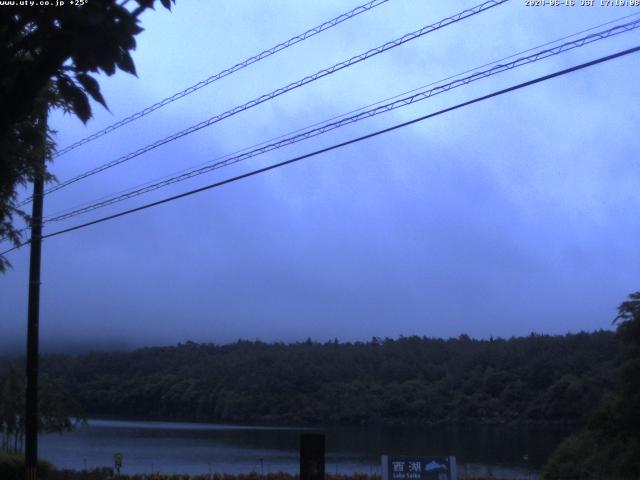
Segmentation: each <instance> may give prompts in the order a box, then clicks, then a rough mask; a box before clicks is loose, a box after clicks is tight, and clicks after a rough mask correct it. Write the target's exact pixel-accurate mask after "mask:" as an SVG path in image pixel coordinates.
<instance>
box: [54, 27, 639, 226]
mask: <svg viewBox="0 0 640 480" xmlns="http://www.w3.org/2000/svg"><path fill="white" fill-rule="evenodd" d="M637 28H640V20H635V21H632V22H628V23H626V24H623V25H617V26H614V27H612V28H610V29H607V30H605V31H601V32H597V33H593V34H591V35H587V36H585V37H582V38H579V39H576V40H574V41H571V42H566V43H564V44H562V45H559V46H556V47H554V48H550V49H547V50H543V51H539V52H537V53H535V54H532V55H529V56H527V57H521V58H518V59H516V60H514V61H512V62H509V63H506V64H499V65H496V66H494V67H492V68H490V69H487V70H484V71H480V72H476V73H474V74H473V75H470V76H468V77H464V78H461V79H458V80H455V81H453V82H450V83H447V84H444V85H440V86H438V87H435V88H431V89H428V90H422V91H420V92H418V93H413V94H412V95H410V96H407V97H404V98H401V99H399V100H395V101H393V102H390V103H387V104H385V105H381V106H379V107H376V108H373V109H371V110H367V111H364V112H361V113H359V114H356V115H353V116H350V117H346V118H343V119H341V120H337V121H335V122H331V123H326V124H324V125H322V126H320V127H317V128H313V129H310V130H307V131H305V132H302V133H299V134H297V135H294V136H291V137H288V138H285V139H283V140H279V141H277V142H274V143H270V144H267V145H264V146H262V147H259V148H255V149H253V150H250V151H247V152H244V153H241V154H238V155H235V156H229V157H227V158H226V159H224V160H221V161H218V162H216V163H213V164H209V165H206V166H204V167H200V168H195V169H191V170H187V171H186V172H184V173H181V174H180V175H176V176H171V177H168V178H165V179H163V180H161V181H158V182H156V183H151V184H147V185H146V186H144V187H141V188H138V189H135V190H131V191H129V192H127V193H123V194H120V195H116V196H111V197H110V198H108V199H106V200H102V201H97V202H94V203H90V204H88V205H87V206H82V207H79V208H76V209H68V210H67V213H61V214H59V215H56V216H51V217H49V218H46V219H45V222H46V223H49V222H58V221H63V220H67V219H69V218H72V217H75V216H77V215H81V214H83V213H87V212H90V211H93V210H97V209H99V208H103V207H106V206H108V205H112V204H114V203H118V202H121V201H124V200H128V199H130V198H133V197H137V196H139V195H142V194H144V193H148V192H151V191H154V190H158V189H160V188H162V187H165V186H168V185H171V184H174V183H178V182H181V181H184V180H187V179H189V178H193V177H196V176H199V175H203V174H205V173H209V172H211V171H214V170H217V169H220V168H223V167H226V166H229V165H232V164H235V163H238V162H240V161H243V160H246V159H248V158H252V157H255V156H258V155H262V154H264V153H267V152H270V151H273V150H276V149H279V148H282V147H284V146H288V145H292V144H294V143H298V142H300V141H303V140H307V139H309V138H312V137H315V136H318V135H321V134H324V133H327V132H329V131H331V130H335V129H337V128H341V127H343V126H345V125H347V124H351V123H356V122H359V121H361V120H364V119H366V118H371V117H374V116H376V115H379V114H382V113H386V112H389V111H391V110H395V109H397V108H400V107H404V106H407V105H412V104H414V103H417V102H420V101H423V100H427V99H428V98H431V97H433V96H435V95H438V94H440V93H444V92H447V91H449V90H452V89H454V88H458V87H461V86H464V85H468V84H469V83H472V82H475V81H477V80H480V79H483V78H487V77H490V76H493V75H496V74H499V73H502V72H505V71H507V70H511V69H514V68H517V67H521V66H523V65H528V64H531V63H534V62H538V61H540V60H544V59H546V58H549V57H551V56H554V55H559V54H561V53H564V52H567V51H570V50H573V49H575V48H580V47H583V46H585V45H588V44H590V43H593V42H597V41H600V40H604V39H606V38H609V37H612V36H614V35H618V34H621V33H626V32H630V31H632V30H634V29H637ZM69 210H70V211H69Z"/></svg>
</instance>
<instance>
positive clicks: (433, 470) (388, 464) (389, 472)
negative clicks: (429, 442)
mask: <svg viewBox="0 0 640 480" xmlns="http://www.w3.org/2000/svg"><path fill="white" fill-rule="evenodd" d="M456 474H457V472H456V457H411V456H399V455H382V480H456V478H457V476H456Z"/></svg>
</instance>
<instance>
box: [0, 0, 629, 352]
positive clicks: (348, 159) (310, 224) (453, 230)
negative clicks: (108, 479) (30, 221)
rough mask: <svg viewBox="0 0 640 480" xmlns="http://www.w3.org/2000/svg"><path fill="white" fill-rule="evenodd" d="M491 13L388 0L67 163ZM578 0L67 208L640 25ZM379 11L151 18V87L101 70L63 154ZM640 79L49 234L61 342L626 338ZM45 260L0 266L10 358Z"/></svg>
mask: <svg viewBox="0 0 640 480" xmlns="http://www.w3.org/2000/svg"><path fill="white" fill-rule="evenodd" d="M478 3H479V2H471V1H466V0H463V1H409V0H389V1H388V2H386V3H384V4H382V5H380V6H378V7H376V8H374V9H372V10H371V11H369V12H367V13H363V14H361V15H359V16H357V17H355V18H353V19H351V20H349V21H346V22H344V23H342V24H340V25H338V26H336V27H334V28H331V29H329V30H327V31H325V32H322V33H320V34H319V35H316V36H314V37H312V38H311V39H308V40H306V41H304V42H301V43H299V44H297V45H295V46H293V47H290V48H288V49H286V50H284V51H282V52H279V53H277V54H276V55H273V56H271V57H269V58H267V59H264V60H262V61H260V62H258V63H256V64H253V65H251V66H249V67H247V68H245V69H243V70H241V71H239V72H237V73H235V74H233V75H230V76H228V77H226V78H224V79H222V80H220V81H217V82H215V83H213V84H211V85H208V86H206V87H204V88H202V89H200V90H199V91H198V92H197V93H194V94H192V95H189V96H187V97H185V98H183V99H181V100H179V101H176V102H174V103H172V104H170V105H169V106H166V107H164V108H162V109H160V110H158V111H156V112H154V113H152V114H150V115H148V116H146V117H144V119H142V120H139V121H136V122H133V123H130V124H128V125H127V126H125V127H123V128H120V129H118V130H116V131H115V132H113V133H111V134H109V135H106V136H103V137H101V138H100V139H98V140H96V141H94V142H91V143H89V144H87V145H84V146H82V147H80V148H77V149H75V150H73V151H72V152H70V153H68V154H66V155H64V156H61V157H59V158H57V159H56V160H55V161H54V163H53V164H52V165H51V170H52V172H53V173H54V174H55V175H56V176H57V178H58V180H60V181H64V180H67V179H69V178H72V177H74V176H76V175H78V174H80V173H82V172H84V171H86V170H89V169H91V168H94V167H96V166H98V165H102V164H104V163H106V162H109V161H111V160H114V159H116V158H118V157H120V156H122V155H124V154H126V153H129V152H132V151H135V150H137V149H138V148H140V147H142V146H145V145H148V144H151V143H153V142H155V141H156V140H158V139H161V138H164V137H166V136H168V135H171V134H172V133H175V132H177V131H180V130H182V129H184V128H187V127H189V126H191V125H194V124H197V123H199V122H201V121H203V120H205V119H207V118H210V117H212V116H214V115H216V114H219V113H222V112H225V111H227V110H229V109H231V108H233V107H235V106H237V105H241V104H244V103H245V102H247V101H249V100H252V99H254V98H257V97H259V96H261V95H263V94H265V93H268V92H271V91H273V90H275V89H277V88H279V87H282V86H284V85H287V84H289V83H291V82H294V81H296V80H299V79H300V78H303V77H305V76H307V75H309V74H312V73H315V72H317V71H319V70H321V69H323V68H326V67H328V66H331V65H333V64H336V63H338V62H341V61H343V60H345V59H347V58H350V57H352V56H355V55H358V54H360V53H362V52H365V51H367V50H369V49H371V48H374V47H377V46H379V45H382V44H383V43H386V42H387V41H389V40H393V39H396V38H399V37H401V36H402V35H404V34H405V33H408V32H412V31H415V30H417V29H419V28H422V27H423V26H426V25H429V24H432V23H435V22H437V21H439V20H441V19H443V18H445V17H448V16H450V15H454V14H456V13H458V12H460V11H462V10H464V9H466V8H470V7H473V6H475V5H477V4H478ZM576 3H577V5H575V6H565V5H562V6H557V7H554V6H550V5H546V6H535V7H534V6H527V5H526V3H525V1H524V0H511V1H510V2H507V3H506V4H504V5H501V6H498V7H495V8H492V9H489V10H487V11H486V12H483V13H481V14H478V15H475V16H473V17H471V18H467V19H465V20H462V21H460V22H458V23H456V24H453V25H450V26H447V27H445V28H442V29H440V30H438V31H435V32H433V33H430V34H428V35H425V36H423V37H421V38H419V39H416V40H413V41H411V42H408V43H406V44H404V45H401V46H398V47H396V48H394V49H392V50H389V51H387V52H384V53H382V54H380V55H377V56H375V57H373V58H370V59H369V60H367V61H364V62H361V63H359V64H357V65H354V66H352V67H349V68H347V69H344V70H342V71H340V72H336V73H334V74H332V75H329V76H327V77H325V78H322V79H320V80H317V81H315V82H313V83H311V84H309V85H306V86H304V87H303V88H299V89H296V90H294V91H291V92H288V93H286V94H283V95H281V96H279V97H278V98H276V99H273V100H271V101H268V102H265V103H263V104H261V105H259V106H257V107H255V108H251V109H249V110H247V111H244V112H242V113H239V114H237V115H234V116H233V117H231V118H228V119H226V120H224V121H222V122H220V123H217V124H215V125H213V126H210V127H207V128H204V129H202V130H200V131H198V132H197V133H194V134H191V135H188V136H185V137H183V138H181V139H179V140H177V141H174V142H171V143H169V144H167V145H164V146H162V147H159V148H157V149H155V150H153V151H151V152H148V153H146V154H144V155H141V156H139V157H137V158H135V159H132V160H131V161H129V162H126V163H124V164H122V165H119V166H117V167H114V168H112V169H109V170H108V171H105V172H102V173H100V174H98V175H95V176H92V177H90V178H87V179H85V180H83V181H80V182H77V183H75V184H73V185H71V186H69V187H67V188H64V189H61V190H59V191H57V192H53V193H51V194H49V195H47V196H46V197H45V216H51V215H53V214H56V213H58V212H60V211H64V210H66V209H69V208H72V207H75V206H77V205H81V204H84V203H86V202H91V201H93V200H95V199H98V198H101V197H104V196H107V195H111V194H113V193H115V192H119V191H122V190H125V189H128V188H130V187H133V186H137V185H139V184H142V183H144V182H148V181H150V180H154V179H158V178H161V177H164V176H166V175H169V174H173V173H175V172H180V171H182V170H184V169H187V168H190V167H193V166H196V165H200V164H204V163H205V162H211V161H214V160H216V159H219V158H220V157H221V156H224V155H227V154H230V153H232V152H235V151H238V150H241V149H244V148H246V147H249V146H252V145H255V144H257V143H260V142H263V141H265V140H268V139H271V138H274V137H278V136H281V135H284V134H287V133H290V132H292V131H295V130H298V129H300V128H303V127H306V126H309V125H312V124H315V123H317V122H322V121H325V120H327V119H330V118H332V117H335V116H337V115H341V114H344V113H346V112H349V111H352V110H355V109H358V108H361V107H364V106H367V105H370V104H372V103H375V102H378V101H380V100H383V99H386V98H389V97H392V96H394V95H398V94H401V93H403V92H407V91H409V90H412V89H415V88H418V87H422V86H425V85H427V84H430V83H432V82H437V81H440V80H442V79H444V78H447V77H450V76H452V75H457V74H459V73H461V72H464V71H466V70H469V69H472V68H475V67H479V66H481V65H484V64H486V63H488V62H492V61H495V60H499V59H501V58H503V57H507V56H510V55H513V54H515V53H518V52H521V51H523V50H527V49H530V48H532V47H536V46H539V45H542V44H545V43H547V42H550V41H552V40H556V39H559V38H562V37H566V36H568V35H572V34H574V33H576V32H580V31H583V30H586V29H590V28H592V27H595V26H597V25H600V24H603V23H605V22H610V21H613V20H616V19H618V18H621V17H623V16H628V15H636V16H634V17H630V18H627V19H625V20H623V21H621V22H618V23H622V22H628V21H630V20H634V19H638V18H640V8H638V7H605V6H600V4H599V3H596V5H594V6H591V7H586V6H580V1H579V0H578V1H577V2H576ZM357 5H359V3H358V2H354V1H345V0H341V1H330V0H324V1H322V2H299V1H287V0H278V1H272V2H259V1H257V0H244V1H241V2H238V1H227V0H220V1H216V2H209V1H204V0H200V1H197V0H196V1H185V0H178V2H177V4H176V5H175V6H174V8H173V10H172V12H168V11H166V10H164V9H162V8H158V9H157V10H156V11H149V12H146V13H145V14H144V15H143V16H142V19H141V20H142V26H143V27H144V29H145V31H144V32H142V33H141V34H140V35H139V36H138V46H137V49H136V51H135V52H134V54H133V58H134V61H135V64H136V67H137V72H138V77H137V78H136V77H134V76H131V75H128V74H125V73H118V74H116V75H114V76H112V77H106V76H101V77H100V78H99V81H100V84H101V87H102V91H103V94H104V97H105V98H106V100H107V103H108V105H109V111H107V110H105V109H103V108H102V107H101V106H100V105H94V118H93V119H92V120H90V121H89V122H88V124H87V125H83V124H82V123H81V122H80V121H79V120H78V119H76V118H75V117H73V116H69V115H64V114H62V113H61V112H51V113H50V124H51V126H52V127H53V128H54V129H55V130H56V131H57V134H56V140H57V143H58V145H59V147H61V148H62V147H64V146H67V145H69V144H71V143H73V142H75V141H77V140H79V139H82V138H84V137H86V136H87V135H89V134H91V133H93V132H95V131H98V130H99V129H101V128H104V127H106V126H108V125H110V124H112V123H114V122H115V121H118V120H120V119H121V118H124V117H126V116H128V115H130V114H132V113H135V112H137V111H139V110H141V109H143V108H145V107H147V106H149V105H151V104H153V103H155V102H157V101H159V100H161V99H163V98H165V97H167V96H170V95H172V94H173V93H175V92H178V91H180V90H183V89H184V88H187V87H189V86H191V85H193V84H195V83H197V82H199V81H201V80H203V79H205V78H207V77H209V76H211V75H213V74H215V73H217V72H219V71H221V70H223V69H225V68H228V67H230V66H233V65H235V64H236V63H238V62H240V61H242V60H244V59H245V58H248V57H250V56H253V55H255V54H256V53H258V52H260V51H262V50H264V49H266V48H269V47H271V46H273V45H275V44H277V43H279V42H282V41H284V40H286V39H288V38H290V37H292V36H294V35H297V34H299V33H302V32H303V31H305V30H307V29H309V28H312V27H314V26H316V25H319V24H320V23H322V22H324V21H326V20H329V19H331V18H333V17H336V16H337V15H339V14H341V13H344V12H346V11H348V10H350V9H352V8H355V7H356V6H357ZM612 25H614V24H610V25H609V26H606V27H601V28H599V29H597V30H602V29H605V28H609V27H610V26H612ZM594 31H595V30H594ZM639 31H640V30H636V31H633V32H630V33H626V34H623V35H619V36H616V37H614V38H610V39H607V40H603V41H600V42H596V43H593V44H591V45H587V46H585V47H582V48H579V49H575V50H572V51H570V52H567V53H564V54H562V55H558V56H555V57H551V58H548V59H546V60H544V61H541V62H537V63H535V64H531V65H527V66H523V67H520V68H518V69H514V70H511V71H509V72H505V73H502V74H499V75H495V76H492V77H490V78H486V79H482V80H479V81H477V82H474V83H472V84H469V85H466V86H463V87H460V88H457V89H454V90H451V91H449V92H446V93H444V94H442V95H437V96H434V97H432V98H430V99H428V100H426V101H422V102H419V103H416V104H414V105H411V106H408V107H404V108H401V109H397V110H394V111H392V112H388V113H385V114H382V115H378V116H376V117H374V118H371V119H367V120H364V121H361V122H358V123H356V124H353V125H349V126H346V127H343V128H340V129H339V130H335V131H333V132H330V133H327V134H324V135H320V136H318V137H315V138H313V139H310V140H307V141H304V142H300V143H298V144H296V145H292V146H288V147H285V148H282V149H278V150H276V151H273V152H270V153H268V154H265V155H261V156H258V157H254V158H251V159H248V160H245V161H243V162H239V163H237V164H235V165H233V166H230V167H226V168H222V169H219V170H216V171H214V172H212V173H209V174H206V175H203V176H199V177H197V178H194V179H191V180H189V181H185V182H180V183H176V184H174V185H171V186H169V187H167V188H163V189H160V190H157V191H155V192H153V193H149V194H145V195H142V196H139V197H137V198H135V199H131V200H128V201H126V202H122V203H118V204H116V205H112V206H110V207H108V208H104V209H100V210H97V211H94V212H91V213H87V214H84V215H80V216H77V217H74V218H73V219H69V220H67V221H63V222H55V223H54V222H51V223H50V224H48V225H47V226H46V228H45V233H48V232H53V231H55V230H59V229H61V228H66V227H70V226H73V225H76V224H79V223H83V222H86V221H90V220H92V219H95V218H99V217H102V216H104V215H107V214H111V213H116V212H119V211H121V210H124V209H127V208H132V207H135V206H138V205H142V204H145V203H148V202H151V201H154V200H158V199H161V198H165V197H167V196H170V195H175V194H178V193H181V192H185V191H187V190H190V189H194V188H197V187H200V186H204V185H207V184H210V183H213V182H216V181H220V180H223V179H225V178H229V177H232V176H234V175H239V174H242V173H245V172H248V171H251V170H254V169H256V168H260V167H264V166H267V165H270V164H273V163H276V162H280V161H283V160H287V159H290V158H293V157H296V156H298V155H302V154H304V153H307V152H311V151H314V150H317V149H321V148H324V147H327V146H331V145H334V144H336V143H340V142H343V141H346V140H349V139H352V138H355V137H358V136H361V135H365V134H367V133H370V132H373V131H376V130H380V129H383V128H387V127H390V126H392V125H395V124H398V123H401V122H405V121H408V120H411V119H413V118H416V117H419V116H422V115H426V114H428V113H432V112H436V111H438V110H440V109H443V108H446V107H450V106H453V105H455V104H458V103H461V102H464V101H467V100H470V99H473V98H475V97H478V96H481V95H486V94H488V93H491V92H493V91H496V90H499V89H501V88H506V87H508V86H511V85H514V84H517V83H520V82H524V81H526V80H529V79H532V78H534V77H537V76H541V75H545V74H548V73H551V72H554V71H556V70H560V69H563V68H568V67H570V66H572V65H576V64H579V63H582V62H586V61H589V60H592V59H594V58H598V57H601V56H604V55H608V54H611V53H614V52H617V51H620V50H623V49H627V48H631V47H635V46H637V45H638V44H639V43H640V42H639V39H640V38H639V35H638V33H639ZM584 35H585V34H582V35H580V36H584ZM572 38H578V37H572ZM560 43H562V42H560ZM514 58H517V57H514ZM639 72H640V54H634V55H630V56H626V57H623V58H619V59H616V60H612V61H610V62H607V63H605V64H601V65H596V66H594V67H591V68H589V69H586V70H582V71H578V72H574V73H572V74H570V75H567V76H563V77H560V78H556V79H552V80H549V81H547V82H544V83H541V84H537V85H534V86H531V87H527V88H525V89H522V90H519V91H516V92H512V93H509V94H506V95H503V96H500V97H496V98H493V99H490V100H487V101H484V102H481V103H478V104H475V105H471V106H469V107H465V108H461V109H458V110H456V111H453V112H450V113H447V114H443V115H439V116H437V117H434V118H431V119H428V120H425V121H422V122H419V123H416V124H413V125H410V126H408V127H405V128H400V129H397V130H395V131H393V132H390V133H387V134H384V135H380V136H377V137H375V138H372V139H368V140H365V141H361V142H358V143H355V144H352V145H349V146H347V147H344V148H340V149H336V150H333V151H331V152H327V153H324V154H321V155H317V156H314V157H311V158H308V159H305V160H303V161H300V162H297V163H295V164H292V165H288V166H286V167H283V168H278V169H276V170H272V171H269V172H266V173H263V174H260V175H257V176H253V177H251V178H248V179H244V180H241V181H237V182H234V183H231V184H227V185H224V186H222V187H220V188H215V189H211V190H208V191H205V192H202V193H199V194H197V195H192V196H190V197H187V198H183V199H180V200H178V201H174V202H171V203H168V204H164V205H160V206H157V207H154V208H151V209H147V210H144V211H142V212H138V213H134V214H131V215H128V216H125V217H121V218H118V219H115V220H112V221H109V222H104V223H101V224H98V225H94V226H91V227H87V228H84V229H81V230H77V231H74V232H70V233H68V234H64V235H60V236H57V237H53V238H50V239H47V240H45V242H44V244H43V257H42V291H41V292H42V293H41V317H40V331H41V344H42V346H43V349H44V350H47V351H70V350H73V349H83V348H85V349H86V348H96V349H114V348H134V347H138V346H144V345H166V344H176V343H178V342H184V341H187V340H191V341H196V342H214V343H227V342H232V341H235V340H237V339H238V338H244V339H250V340H253V339H259V340H263V341H269V342H272V341H284V342H291V341H299V340H305V339H307V338H311V339H313V340H317V341H327V340H330V339H334V338H338V339H339V340H341V341H356V340H361V341H365V340H368V339H370V338H371V337H373V336H377V337H397V336H399V335H405V336H408V335H419V336H429V337H445V338H447V337H457V336H458V335H460V334H462V333H466V334H468V335H470V336H472V337H477V338H488V337H490V336H494V337H510V336H522V335H528V334H530V333H532V332H536V333H546V334H565V333H567V332H579V331H583V330H586V331H591V330H597V329H610V328H612V325H611V321H612V319H613V318H614V316H615V313H616V307H617V305H618V304H619V303H620V302H622V301H623V300H624V299H625V298H626V296H627V295H628V294H629V293H631V292H633V291H636V290H639V289H640V282H639V273H640V249H639V248H638V238H639V237H640V216H639V215H638V214H637V212H638V211H639V209H640V195H639V194H638V191H640V189H638V187H637V186H638V185H639V184H640V167H639V166H638V162H637V159H638V157H639V153H640V139H639V138H640V137H639V136H638V125H639V124H640V112H639V111H638V109H637V99H638V95H639V94H640V84H639V82H638V81H637V78H638V73H639ZM29 193H30V192H29V191H27V190H25V191H24V192H21V197H22V198H25V197H27V196H28V195H29ZM3 246H6V245H3ZM28 254H29V252H28V248H22V249H21V250H19V251H14V252H12V253H11V254H9V255H8V259H9V260H10V261H11V263H12V264H13V268H12V269H11V270H9V271H8V272H7V273H5V274H4V275H2V276H0V324H1V330H0V354H1V353H3V351H4V352H6V353H10V352H13V351H15V350H16V349H18V350H20V349H21V348H22V346H23V345H24V342H25V341H26V340H25V337H26V318H27V283H28V257H29V255H28Z"/></svg>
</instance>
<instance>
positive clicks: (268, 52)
mask: <svg viewBox="0 0 640 480" xmlns="http://www.w3.org/2000/svg"><path fill="white" fill-rule="evenodd" d="M388 1H389V0H373V1H370V2H368V3H365V4H364V5H360V6H358V7H356V8H354V9H353V10H351V11H349V12H346V13H343V14H342V15H338V16H337V17H335V18H332V19H331V20H328V21H326V22H324V23H322V24H320V25H318V26H317V27H313V28H311V29H309V30H307V31H306V32H304V33H301V34H299V35H296V36H295V37H292V38H290V39H289V40H286V41H284V42H282V43H279V44H277V45H276V46H274V47H271V48H269V49H267V50H264V51H262V52H260V53H258V54H257V55H254V56H252V57H249V58H247V59H246V60H243V61H242V62H240V63H236V64H235V65H234V66H233V67H229V68H225V69H224V70H222V71H220V72H218V73H216V74H215V75H211V76H210V77H208V78H205V79H204V80H202V81H200V82H198V83H196V84H195V85H191V86H190V87H188V88H185V89H184V90H182V91H180V92H178V93H174V94H173V95H171V96H169V97H166V98H164V99H163V100H160V101H159V102H156V103H154V104H153V105H151V106H149V107H147V108H145V109H143V110H140V111H139V112H137V113H134V114H132V115H129V116H128V117H126V118H123V119H122V120H120V121H118V122H116V123H113V124H111V125H109V126H108V127H105V128H103V129H102V130H99V131H97V132H95V133H93V134H91V135H89V136H87V137H85V138H83V139H81V140H78V141H77V142H75V143H72V144H71V145H69V146H67V147H65V148H62V149H61V150H60V151H58V152H57V153H56V155H55V156H56V157H61V156H62V155H64V154H65V153H69V152H70V151H71V150H74V149H76V148H78V147H80V146H82V145H84V144H86V143H89V142H91V141H93V140H95V139H97V138H100V137H102V136H104V135H106V134H108V133H111V132H113V131H114V130H117V129H118V128H120V127H123V126H124V125H127V124H129V123H131V122H133V121H135V120H138V119H140V118H142V117H145V116H147V115H149V114H150V113H152V112H155V111H156V110H158V109H159V108H162V107H164V106H166V105H169V104H170V103H173V102H175V101H176V100H179V99H181V98H183V97H186V96H187V95H190V94H192V93H193V92H196V91H198V90H200V89H201V88H203V87H206V86H207V85H210V84H212V83H213V82H215V81H217V80H220V79H221V78H224V77H227V76H229V75H231V74H232V73H235V72H237V71H239V70H242V69H243V68H245V67H248V66H249V65H252V64H254V63H256V62H259V61H260V60H263V59H265V58H267V57H270V56H271V55H274V54H276V53H278V52H280V51H282V50H284V49H286V48H289V47H291V46H293V45H295V44H296V43H300V42H302V41H303V40H306V39H308V38H311V37H313V36H314V35H317V34H318V33H320V32H323V31H325V30H328V29H330V28H332V27H335V26H336V25H339V24H340V23H342V22H344V21H346V20H349V19H351V18H353V17H356V16H357V15H360V14H361V13H365V12H368V11H369V10H371V9H373V8H375V7H377V6H379V5H382V4H383V3H386V2H388Z"/></svg>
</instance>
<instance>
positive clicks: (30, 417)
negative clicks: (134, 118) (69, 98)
mask: <svg viewBox="0 0 640 480" xmlns="http://www.w3.org/2000/svg"><path fill="white" fill-rule="evenodd" d="M43 108H44V109H45V111H44V112H43V114H42V116H41V117H40V122H41V123H42V125H41V127H42V152H41V155H42V158H41V163H40V164H39V165H38V167H37V169H36V171H35V174H34V178H33V202H32V212H31V241H30V242H29V248H30V257H29V311H28V318H27V391H26V402H25V403H26V412H25V480H37V478H38V355H39V352H38V350H39V329H40V260H41V249H42V207H43V200H44V198H43V197H44V172H45V159H46V156H47V109H48V105H47V104H46V103H45V104H44V107H43Z"/></svg>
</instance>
